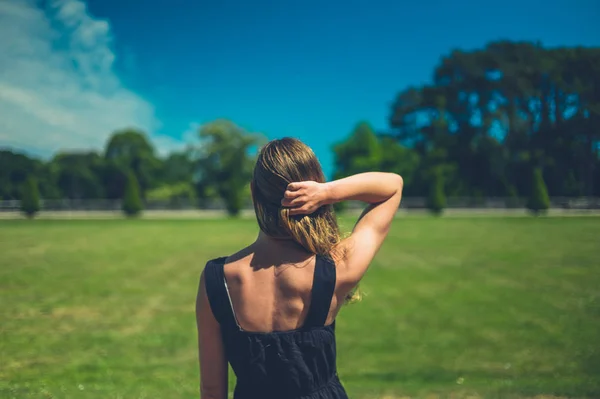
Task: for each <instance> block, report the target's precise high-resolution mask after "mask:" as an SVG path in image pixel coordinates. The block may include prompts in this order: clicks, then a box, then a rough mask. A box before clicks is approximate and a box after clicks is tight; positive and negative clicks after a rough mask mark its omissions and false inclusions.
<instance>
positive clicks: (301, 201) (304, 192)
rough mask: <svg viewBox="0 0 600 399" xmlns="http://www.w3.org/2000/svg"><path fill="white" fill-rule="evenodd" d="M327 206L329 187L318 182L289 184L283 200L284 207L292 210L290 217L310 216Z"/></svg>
mask: <svg viewBox="0 0 600 399" xmlns="http://www.w3.org/2000/svg"><path fill="white" fill-rule="evenodd" d="M326 204H328V201H327V185H326V184H325V183H318V182H316V181H303V182H297V183H290V184H288V186H287V189H286V191H285V193H284V194H283V199H282V200H281V205H282V206H284V207H286V208H290V215H310V214H311V213H313V212H315V211H316V210H317V209H319V208H320V207H321V206H323V205H326Z"/></svg>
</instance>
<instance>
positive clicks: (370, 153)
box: [333, 122, 382, 179]
mask: <svg viewBox="0 0 600 399" xmlns="http://www.w3.org/2000/svg"><path fill="white" fill-rule="evenodd" d="M333 154H334V168H335V177H334V178H336V179H339V178H341V177H346V176H350V175H354V174H356V173H362V172H370V171H374V170H378V169H379V167H380V165H381V155H382V151H381V146H380V144H379V140H378V138H377V135H376V134H375V131H374V130H373V128H372V127H371V125H369V124H368V123H367V122H360V123H358V124H357V125H356V126H355V127H354V130H353V131H352V132H351V133H350V135H349V136H348V138H347V139H345V140H344V141H341V142H339V143H336V144H334V146H333Z"/></svg>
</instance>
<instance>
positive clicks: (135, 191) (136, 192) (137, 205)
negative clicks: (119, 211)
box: [123, 171, 143, 216]
mask: <svg viewBox="0 0 600 399" xmlns="http://www.w3.org/2000/svg"><path fill="white" fill-rule="evenodd" d="M142 209H143V204H142V199H141V197H140V186H139V184H138V181H137V179H136V177H135V174H134V173H133V172H132V171H130V172H129V173H128V174H127V185H126V186H125V196H124V198H123V212H124V213H125V215H127V216H137V215H138V214H139V213H140V212H141V211H142Z"/></svg>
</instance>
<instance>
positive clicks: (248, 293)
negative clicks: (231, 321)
mask: <svg viewBox="0 0 600 399" xmlns="http://www.w3.org/2000/svg"><path fill="white" fill-rule="evenodd" d="M294 246H295V245H292V246H290V245H287V243H286V244H284V246H283V247H279V246H278V245H277V244H274V245H273V246H272V247H271V248H256V246H250V247H248V248H245V249H244V250H242V251H240V252H238V253H237V254H235V255H232V256H230V257H229V258H228V259H227V260H226V262H225V266H224V273H225V279H226V284H227V289H228V292H229V298H230V300H231V305H232V308H233V310H234V313H235V318H236V320H237V323H238V326H239V327H240V328H241V329H242V330H244V331H249V332H273V331H290V330H296V329H299V328H301V327H302V326H303V324H304V321H305V319H306V316H307V314H308V309H309V307H310V302H311V291H312V287H313V278H314V273H315V267H316V257H315V256H314V255H312V254H309V253H307V252H305V251H304V250H302V249H300V248H294ZM337 297H338V296H337V295H334V297H333V299H332V301H331V305H330V310H329V315H328V317H327V324H330V323H331V322H333V320H334V319H335V316H336V314H337V312H338V310H339V306H338V302H339V301H338V300H337Z"/></svg>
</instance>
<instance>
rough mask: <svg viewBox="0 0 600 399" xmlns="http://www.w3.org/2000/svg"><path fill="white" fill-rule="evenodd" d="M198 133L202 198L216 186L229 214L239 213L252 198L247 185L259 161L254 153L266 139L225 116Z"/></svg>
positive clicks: (197, 166) (199, 183)
mask: <svg viewBox="0 0 600 399" xmlns="http://www.w3.org/2000/svg"><path fill="white" fill-rule="evenodd" d="M198 134H199V136H200V145H199V146H198V149H197V159H198V161H197V164H196V175H197V176H198V180H197V187H198V194H199V196H200V197H201V198H200V199H202V195H203V194H205V193H206V192H209V191H210V189H211V188H213V189H214V190H215V191H216V192H217V193H218V195H219V197H220V198H221V199H222V200H223V202H224V203H225V206H226V208H227V212H228V213H229V215H231V216H236V215H238V214H239V212H240V210H241V209H242V207H243V206H244V202H245V201H247V200H249V197H248V189H247V188H248V185H249V183H250V179H251V177H252V169H253V167H254V163H255V158H254V157H253V156H251V155H250V153H251V151H252V150H253V149H256V148H257V147H258V146H259V145H260V144H261V143H262V142H263V141H264V138H263V136H261V135H259V134H250V133H248V132H246V131H245V130H244V129H242V128H241V127H239V126H238V125H236V124H234V123H233V122H231V121H229V120H225V119H220V120H216V121H214V122H211V123H208V124H206V125H203V126H202V127H201V128H200V130H199V133H198Z"/></svg>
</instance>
